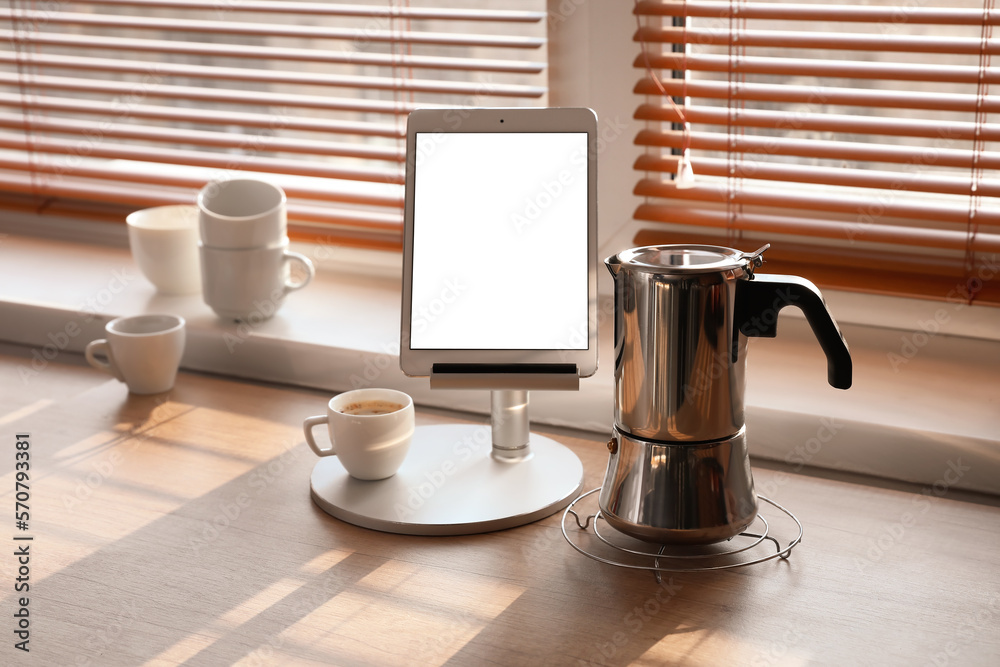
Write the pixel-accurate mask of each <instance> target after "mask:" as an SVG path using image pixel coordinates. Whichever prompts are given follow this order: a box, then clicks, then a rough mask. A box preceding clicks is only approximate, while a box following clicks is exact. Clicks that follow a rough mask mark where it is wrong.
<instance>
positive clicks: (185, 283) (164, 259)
mask: <svg viewBox="0 0 1000 667" xmlns="http://www.w3.org/2000/svg"><path fill="white" fill-rule="evenodd" d="M125 223H126V225H127V226H128V241H129V247H130V248H131V250H132V258H133V259H135V263H136V264H137V265H138V267H139V270H140V271H141V272H142V275H144V276H145V277H146V279H147V280H149V282H151V283H153V286H154V287H156V291H158V292H159V293H161V294H194V293H195V292H198V291H200V290H201V267H200V265H199V263H198V207H196V206H191V205H172V206H156V207H153V208H146V209H142V210H141V211H135V212H134V213H131V214H129V216H128V217H127V218H125Z"/></svg>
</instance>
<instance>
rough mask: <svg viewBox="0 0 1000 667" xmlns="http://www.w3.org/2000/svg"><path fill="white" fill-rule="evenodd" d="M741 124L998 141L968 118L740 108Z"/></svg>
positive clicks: (691, 116)
mask: <svg viewBox="0 0 1000 667" xmlns="http://www.w3.org/2000/svg"><path fill="white" fill-rule="evenodd" d="M737 116H738V118H739V121H740V125H741V126H742V127H757V128H767V129H780V130H784V131H789V132H799V131H809V132H836V133H847V134H873V135H878V136H904V137H924V138H931V139H938V138H940V139H948V140H951V141H970V140H972V139H973V138H975V136H976V133H977V132H979V133H980V135H981V136H982V138H983V139H984V140H985V141H1000V123H982V124H979V125H977V124H976V123H973V122H968V121H953V122H950V123H949V124H948V127H947V129H945V130H943V129H942V125H941V122H940V121H938V120H931V119H928V120H922V119H912V118H876V117H872V116H849V115H842V114H832V113H810V112H805V111H798V112H796V113H795V115H794V116H790V115H789V114H788V113H785V112H783V111H772V110H765V109H740V110H739V112H738V114H737ZM633 117H634V118H635V119H636V120H648V121H657V122H664V123H680V122H683V121H687V122H689V123H700V124H705V125H723V126H724V125H728V124H729V122H730V121H731V120H732V119H733V117H734V116H733V114H731V113H730V111H729V110H728V109H725V108H723V107H706V106H698V105H690V106H686V107H684V110H683V112H680V111H679V110H678V108H677V107H673V106H666V105H658V104H640V105H639V106H638V107H637V108H636V111H635V114H634V115H633Z"/></svg>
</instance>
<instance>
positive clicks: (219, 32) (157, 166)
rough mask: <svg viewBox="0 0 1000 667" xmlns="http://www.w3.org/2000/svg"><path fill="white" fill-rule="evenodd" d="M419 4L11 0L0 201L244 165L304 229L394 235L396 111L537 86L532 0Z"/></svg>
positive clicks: (399, 126)
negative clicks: (277, 191) (266, 182)
mask: <svg viewBox="0 0 1000 667" xmlns="http://www.w3.org/2000/svg"><path fill="white" fill-rule="evenodd" d="M417 4H418V3H417V2H388V3H386V2H384V1H382V2H376V3H374V4H335V3H331V2H326V1H322V0H316V1H288V2H286V1H279V0H98V1H96V2H36V1H30V0H11V1H10V2H9V3H8V6H7V7H5V8H0V43H2V44H3V46H0V206H6V207H8V208H26V209H28V210H36V211H48V210H59V211H65V210H69V211H76V212H85V211H86V210H88V209H89V208H94V207H95V206H96V207H97V208H101V207H102V206H103V205H106V204H118V205H121V206H122V207H123V208H138V207H143V206H151V205H157V204H168V203H188V202H191V203H193V201H194V197H195V194H196V193H197V191H198V189H199V188H200V187H201V186H202V185H203V184H204V183H205V182H207V181H208V180H211V179H214V178H225V177H228V176H231V175H235V174H237V173H243V174H246V173H251V174H256V175H257V176H261V177H265V178H269V179H271V180H273V181H274V182H276V183H278V184H279V185H281V186H282V187H283V188H284V189H285V190H286V192H287V193H288V196H289V222H290V227H291V229H292V231H293V232H295V231H297V232H299V235H300V236H301V235H302V234H305V235H307V236H308V235H310V234H312V235H314V236H320V237H321V238H323V239H325V240H329V241H332V242H338V243H348V244H363V245H369V246H383V247H398V245H399V244H400V242H401V220H402V214H401V209H402V200H403V193H402V183H403V164H404V152H405V143H404V140H405V122H406V114H408V113H409V112H410V111H411V110H413V109H414V108H417V107H421V106H456V107H462V106H519V105H525V104H528V105H534V106H537V105H544V104H545V102H546V99H547V90H546V77H545V60H546V49H545V46H546V39H545V23H544V18H545V13H544V12H543V11H540V9H544V5H542V4H541V3H540V2H539V1H538V0H533V1H529V0H525V2H523V3H521V4H522V5H523V8H517V3H499V2H493V3H491V2H489V0H479V1H478V2H474V1H471V0H469V1H466V2H464V5H465V6H457V5H459V4H460V1H456V2H449V3H447V4H449V5H451V6H449V7H446V8H441V7H431V6H427V7H422V6H417ZM490 5H495V6H499V7H502V8H501V9H493V8H490ZM512 6H513V7H515V8H511V7H512Z"/></svg>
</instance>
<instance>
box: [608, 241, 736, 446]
mask: <svg viewBox="0 0 1000 667" xmlns="http://www.w3.org/2000/svg"><path fill="white" fill-rule="evenodd" d="M665 248H677V247H672V246H662V247H659V248H639V249H636V251H631V252H637V251H645V253H646V255H645V256H639V258H638V259H637V258H636V257H634V256H625V257H623V255H625V253H622V254H621V255H617V256H615V257H614V258H610V259H609V260H607V263H608V266H609V268H610V269H611V271H612V273H613V274H614V276H615V423H616V425H617V426H618V428H620V429H621V430H622V431H624V432H625V433H628V434H630V435H633V436H636V437H639V438H644V439H648V440H657V441H678V442H708V441H712V440H720V439H723V438H728V437H730V436H732V435H733V434H734V433H736V432H737V431H739V430H740V429H741V428H742V427H743V424H744V417H743V397H744V392H745V389H746V347H747V339H746V337H745V336H744V335H742V334H741V333H740V332H739V331H738V330H737V329H736V328H735V327H734V326H733V322H734V319H733V318H734V307H735V303H736V291H737V282H738V281H740V280H744V279H745V277H746V270H745V268H744V265H745V264H744V262H741V261H740V257H737V254H738V255H740V256H742V253H738V251H733V250H729V249H726V248H714V247H711V246H684V247H683V248H682V249H680V248H678V249H672V250H664V249H665ZM727 252H728V253H730V254H731V255H727V254H726V253H727ZM622 260H624V261H622ZM657 265H659V266H657ZM734 345H735V348H734ZM734 352H735V354H734Z"/></svg>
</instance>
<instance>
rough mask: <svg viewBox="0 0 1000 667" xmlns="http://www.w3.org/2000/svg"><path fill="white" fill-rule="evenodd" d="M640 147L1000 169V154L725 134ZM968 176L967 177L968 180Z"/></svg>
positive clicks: (657, 135) (650, 135)
mask: <svg viewBox="0 0 1000 667" xmlns="http://www.w3.org/2000/svg"><path fill="white" fill-rule="evenodd" d="M635 143H636V145H638V146H656V147H662V148H676V149H681V148H684V147H685V146H687V147H689V148H694V149H703V150H709V151H723V152H725V151H728V152H730V153H746V154H750V155H781V156H798V157H810V158H818V159H826V160H845V161H858V162H862V161H867V162H888V163H895V164H912V165H915V166H920V165H928V164H929V165H933V166H935V167H953V168H960V169H966V170H968V169H971V168H972V167H973V159H976V160H978V162H979V166H980V167H982V168H983V169H1000V152H988V151H978V152H976V151H973V150H971V149H970V150H959V149H954V148H942V147H935V148H933V149H932V150H931V149H928V148H927V147H925V146H912V147H911V146H892V145H887V144H872V143H859V142H850V141H824V140H821V139H799V138H794V137H768V136H753V135H743V134H736V133H724V132H683V131H677V130H667V131H656V130H640V131H639V133H638V134H636V137H635ZM967 176H968V174H966V177H967Z"/></svg>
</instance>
